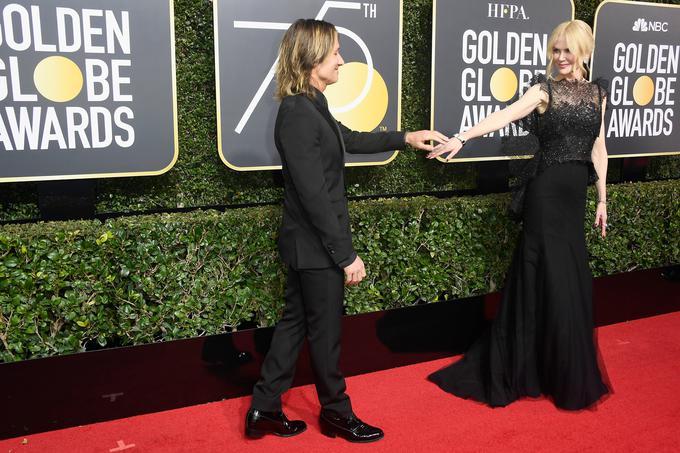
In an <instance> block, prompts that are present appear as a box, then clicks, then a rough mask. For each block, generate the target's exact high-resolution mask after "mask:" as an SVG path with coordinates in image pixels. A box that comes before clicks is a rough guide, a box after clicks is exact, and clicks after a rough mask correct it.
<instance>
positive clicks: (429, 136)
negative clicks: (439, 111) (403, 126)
mask: <svg viewBox="0 0 680 453" xmlns="http://www.w3.org/2000/svg"><path fill="white" fill-rule="evenodd" d="M448 139H449V138H448V137H447V136H446V135H444V134H442V133H440V132H437V131H428V130H422V131H414V132H407V133H406V136H405V137H404V140H405V141H406V144H407V145H409V146H411V147H413V148H416V149H422V150H423V151H430V152H431V151H432V150H433V149H434V146H433V145H430V144H429V143H428V142H431V141H434V142H437V143H446V142H447V141H448Z"/></svg>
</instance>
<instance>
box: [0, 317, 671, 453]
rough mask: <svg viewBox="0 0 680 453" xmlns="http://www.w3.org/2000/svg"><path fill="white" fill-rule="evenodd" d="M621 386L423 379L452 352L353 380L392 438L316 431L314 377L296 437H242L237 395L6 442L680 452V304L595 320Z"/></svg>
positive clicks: (106, 447)
mask: <svg viewBox="0 0 680 453" xmlns="http://www.w3.org/2000/svg"><path fill="white" fill-rule="evenodd" d="M598 335H599V345H600V350H601V352H602V356H603V358H604V361H605V363H606V367H607V373H608V375H609V379H610V381H611V383H612V385H613V386H614V393H613V394H612V395H611V396H610V397H608V398H607V399H606V400H605V401H603V402H602V403H601V404H599V405H598V406H597V407H596V408H594V409H592V410H586V411H581V412H578V413H570V412H564V411H560V410H557V409H556V408H555V407H554V406H553V405H552V403H550V402H549V401H547V400H545V399H537V400H522V401H518V402H516V403H514V404H512V405H510V406H508V407H506V408H499V409H489V408H487V407H485V406H482V405H480V404H477V403H474V402H471V401H465V400H461V399H458V398H456V397H454V396H450V395H448V394H445V393H443V392H441V391H440V390H439V388H438V387H436V386H435V385H434V384H431V383H429V382H428V381H426V380H425V377H426V376H427V375H428V374H429V373H430V372H432V371H434V370H436V369H438V368H440V367H442V366H444V365H446V364H448V363H450V362H451V360H452V359H445V360H437V361H434V362H427V363H422V364H418V365H413V366H408V367H403V368H397V369H393V370H387V371H382V372H378V373H371V374H367V375H363V376H356V377H352V378H349V379H348V387H349V394H350V395H351V396H352V399H353V402H354V409H355V411H356V413H357V414H358V415H359V416H360V417H362V418H364V419H365V420H366V421H368V422H371V423H375V424H377V425H379V426H381V427H382V428H383V429H384V430H385V433H386V437H385V439H384V440H382V441H380V442H377V443H374V444H367V445H355V444H350V443H348V442H345V441H343V440H341V439H329V438H327V437H324V436H322V435H321V434H320V433H319V429H318V424H317V422H316V416H317V412H318V403H317V401H316V393H315V391H314V388H313V387H311V386H305V387H300V388H296V389H293V390H292V391H290V392H289V393H288V394H287V396H286V398H285V407H286V409H287V413H288V415H289V416H292V417H296V418H297V417H299V418H302V419H304V420H306V421H307V422H308V424H309V429H308V430H307V432H305V433H303V434H302V435H300V436H298V437H294V438H290V439H280V438H275V437H272V436H267V437H265V438H264V439H261V440H257V441H249V440H246V439H245V438H244V437H243V436H242V431H243V415H244V414H245V411H246V410H247V407H248V403H249V399H248V398H239V399H233V400H227V401H221V402H218V403H211V404H205V405H201V406H194V407H189V408H184V409H178V410H173V411H168V412H161V413H156V414H150V415H143V416H139V417H132V418H128V419H123V420H116V421H112V422H107V423H99V424H94V425H88V426H82V427H77V428H71V429H65V430H60V431H53V432H48V433H42V434H36V435H32V436H29V437H27V438H17V439H9V440H3V441H0V453H4V452H12V453H16V452H49V453H60V452H69V453H74V452H75V453H80V452H99V453H106V452H112V453H113V452H119V451H122V452H126V453H137V452H164V453H166V452H201V453H202V452H277V453H278V452H295V453H298V452H344V451H367V452H368V451H370V452H372V453H378V452H383V451H384V452H406V451H408V452H419V451H423V452H424V451H427V452H454V451H455V452H480V451H481V452H485V451H489V452H491V451H496V452H542V451H545V452H588V451H592V452H607V453H608V452H655V453H661V452H677V451H680V312H676V313H671V314H668V315H663V316H656V317H652V318H646V319H641V320H637V321H633V322H629V323H623V324H615V325H611V326H608V327H604V328H601V329H599V331H598Z"/></svg>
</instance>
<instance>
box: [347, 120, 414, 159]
mask: <svg viewBox="0 0 680 453" xmlns="http://www.w3.org/2000/svg"><path fill="white" fill-rule="evenodd" d="M338 126H340V132H341V133H342V139H343V141H344V142H345V150H346V151H347V152H348V153H350V154H375V153H382V152H385V151H393V150H395V149H404V148H405V147H406V141H405V139H404V137H405V135H406V132H403V131H392V132H356V131H353V130H351V129H349V128H348V127H346V126H345V125H343V124H342V123H338Z"/></svg>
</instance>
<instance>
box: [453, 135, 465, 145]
mask: <svg viewBox="0 0 680 453" xmlns="http://www.w3.org/2000/svg"><path fill="white" fill-rule="evenodd" d="M453 138H455V139H456V140H458V141H459V142H460V144H461V145H463V146H465V143H466V142H467V140H465V139H464V138H463V137H461V136H460V134H453Z"/></svg>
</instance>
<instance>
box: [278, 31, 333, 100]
mask: <svg viewBox="0 0 680 453" xmlns="http://www.w3.org/2000/svg"><path fill="white" fill-rule="evenodd" d="M337 35H338V32H337V31H336V29H335V26H334V25H333V24H331V23H328V22H325V21H322V20H315V19H298V20H296V21H295V22H294V23H293V25H291V26H290V28H288V30H287V31H286V33H285V34H284V35H283V39H282V40H281V45H280V46H279V62H278V64H277V65H276V83H277V86H276V98H277V99H283V98H285V97H286V96H293V95H296V94H305V95H307V96H309V97H312V98H313V97H315V96H316V92H315V91H314V88H313V87H312V85H311V84H310V76H311V74H312V69H313V68H314V66H316V65H318V64H319V63H321V62H322V61H323V60H324V59H325V58H326V56H328V55H329V54H330V53H331V51H332V50H333V46H334V45H335V40H336V39H337Z"/></svg>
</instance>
